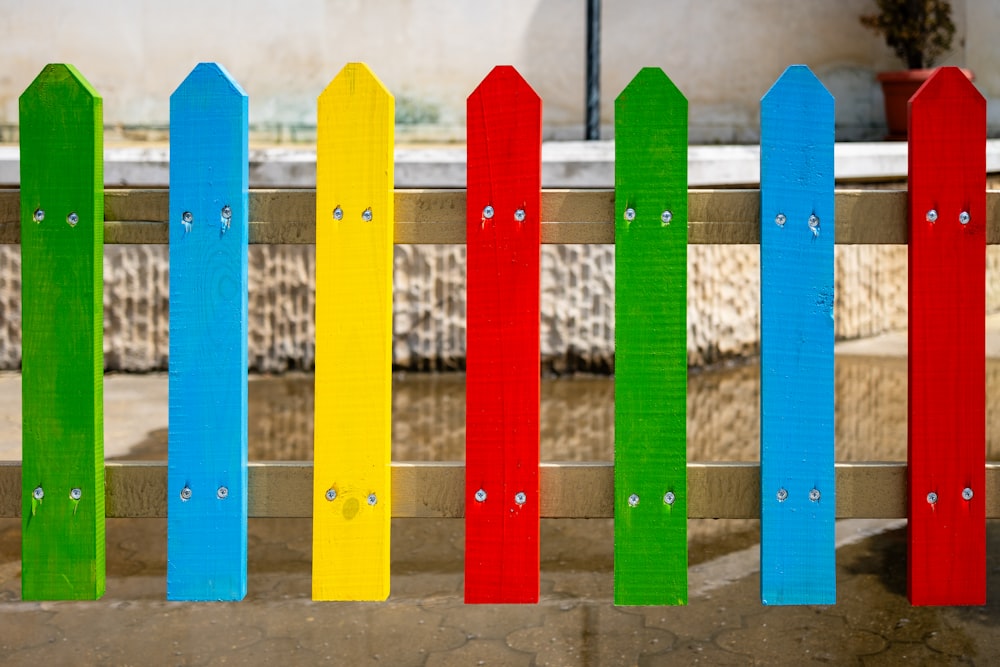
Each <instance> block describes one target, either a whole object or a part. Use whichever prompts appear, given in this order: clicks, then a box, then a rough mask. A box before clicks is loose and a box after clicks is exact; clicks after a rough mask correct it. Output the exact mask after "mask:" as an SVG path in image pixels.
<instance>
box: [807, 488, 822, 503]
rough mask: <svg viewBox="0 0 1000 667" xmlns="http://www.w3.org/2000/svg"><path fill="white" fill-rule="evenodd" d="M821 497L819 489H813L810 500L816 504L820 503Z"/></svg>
mask: <svg viewBox="0 0 1000 667" xmlns="http://www.w3.org/2000/svg"><path fill="white" fill-rule="evenodd" d="M819 496H820V494H819V489H813V490H811V491H810V492H809V500H811V501H813V502H814V503H818V502H819Z"/></svg>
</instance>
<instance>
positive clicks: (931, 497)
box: [927, 491, 937, 505]
mask: <svg viewBox="0 0 1000 667" xmlns="http://www.w3.org/2000/svg"><path fill="white" fill-rule="evenodd" d="M927 502H928V503H929V504H931V505H933V504H935V503H937V494H936V493H934V492H933V491H931V492H930V493H928V494H927Z"/></svg>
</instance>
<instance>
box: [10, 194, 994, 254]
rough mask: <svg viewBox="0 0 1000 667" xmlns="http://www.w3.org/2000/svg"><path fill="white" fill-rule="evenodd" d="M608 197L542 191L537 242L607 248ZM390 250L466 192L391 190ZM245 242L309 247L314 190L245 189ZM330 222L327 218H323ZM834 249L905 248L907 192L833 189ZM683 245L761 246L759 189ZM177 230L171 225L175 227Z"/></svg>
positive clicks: (111, 202) (152, 215)
mask: <svg viewBox="0 0 1000 667" xmlns="http://www.w3.org/2000/svg"><path fill="white" fill-rule="evenodd" d="M19 196H20V195H19V191H18V190H0V243H18V242H19V241H20V237H21V233H20V199H19ZM168 199H169V192H168V191H167V190H162V189H160V190H107V191H105V193H104V218H105V223H104V242H105V243H167V239H168V234H167V218H168V215H169V214H168V210H169V201H168ZM614 208H615V205H614V191H612V190H544V191H543V192H542V242H543V243H614V240H615V239H614V224H613V221H612V218H613V217H614ZM395 209H396V229H395V234H396V236H395V240H396V243H465V190H397V191H396V201H395ZM986 210H987V220H988V225H987V238H986V240H987V243H991V244H1000V191H991V192H988V193H987V197H986ZM249 215H250V221H251V222H250V243H315V242H316V192H315V190H251V192H250V211H249ZM331 215H332V212H331ZM836 216H837V219H836V228H837V232H836V233H837V239H836V242H837V243H843V244H873V243H884V244H905V243H906V242H907V233H906V192H905V191H902V190H838V191H837V194H836ZM688 218H689V222H688V240H689V242H690V243H695V244H716V243H733V244H755V243H759V241H760V191H759V190H690V191H689V192H688ZM178 224H180V223H179V221H178Z"/></svg>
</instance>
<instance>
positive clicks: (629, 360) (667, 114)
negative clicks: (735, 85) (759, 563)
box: [615, 67, 688, 605]
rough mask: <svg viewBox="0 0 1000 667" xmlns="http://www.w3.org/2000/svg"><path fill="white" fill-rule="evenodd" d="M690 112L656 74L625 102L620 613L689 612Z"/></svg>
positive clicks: (637, 81) (619, 210)
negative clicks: (625, 608)
mask: <svg viewBox="0 0 1000 667" xmlns="http://www.w3.org/2000/svg"><path fill="white" fill-rule="evenodd" d="M687 110H688V104H687V99H686V98H685V97H684V95H683V94H682V93H681V92H680V91H679V90H678V89H677V87H676V86H675V85H674V84H673V82H671V81H670V79H668V78H667V76H666V75H665V74H664V73H663V70H661V69H659V68H654V67H647V68H643V69H642V70H641V71H640V72H639V73H638V74H637V75H636V76H635V78H634V79H632V82H631V83H629V85H628V86H627V87H626V88H625V90H623V91H622V93H621V94H620V95H619V96H618V99H616V100H615V240H616V245H615V604H620V605H647V604H687V484H686V478H685V462H686V461H687V451H686V447H687V243H688V239H687V220H688V201H687V196H686V195H687V145H688V139H687V126H688V122H687ZM668 501H669V502H668Z"/></svg>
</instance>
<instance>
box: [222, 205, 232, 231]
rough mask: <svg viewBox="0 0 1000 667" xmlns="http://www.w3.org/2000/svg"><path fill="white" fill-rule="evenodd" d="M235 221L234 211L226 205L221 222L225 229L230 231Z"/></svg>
mask: <svg viewBox="0 0 1000 667" xmlns="http://www.w3.org/2000/svg"><path fill="white" fill-rule="evenodd" d="M232 219H233V209H232V208H231V207H230V206H229V204H226V205H225V206H223V207H222V211H221V218H220V222H221V223H222V226H223V227H224V228H225V229H229V225H230V223H231V221H232Z"/></svg>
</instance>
